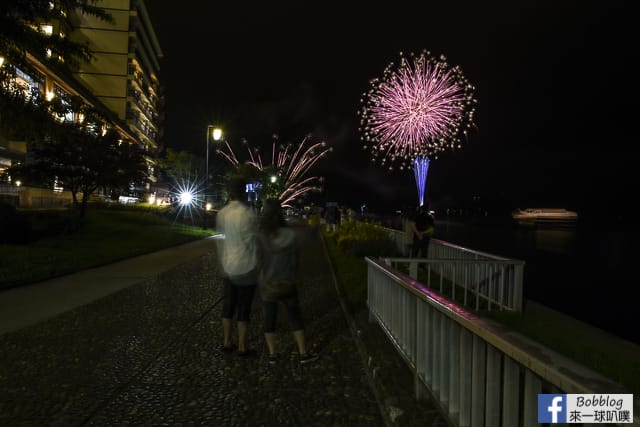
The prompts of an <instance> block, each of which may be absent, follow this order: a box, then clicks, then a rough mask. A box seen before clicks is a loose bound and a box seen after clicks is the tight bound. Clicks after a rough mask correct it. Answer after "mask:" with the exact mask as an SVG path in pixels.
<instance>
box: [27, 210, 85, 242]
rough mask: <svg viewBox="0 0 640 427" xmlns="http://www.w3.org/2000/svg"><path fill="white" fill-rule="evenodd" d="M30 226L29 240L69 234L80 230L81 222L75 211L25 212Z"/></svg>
mask: <svg viewBox="0 0 640 427" xmlns="http://www.w3.org/2000/svg"><path fill="white" fill-rule="evenodd" d="M25 216H26V218H28V221H29V224H30V229H31V233H30V240H32V241H33V240H38V239H42V238H45V237H52V236H61V235H65V234H71V233H74V232H76V231H78V229H79V228H80V226H81V224H82V222H81V219H80V214H79V212H78V210H76V209H65V210H38V211H32V212H25Z"/></svg>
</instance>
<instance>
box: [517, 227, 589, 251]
mask: <svg viewBox="0 0 640 427" xmlns="http://www.w3.org/2000/svg"><path fill="white" fill-rule="evenodd" d="M576 242H577V238H576V229H575V228H562V229H552V228H541V229H522V228H520V229H516V230H515V231H514V243H515V244H516V246H518V247H522V248H532V249H538V250H541V251H549V252H556V253H560V254H569V253H571V252H572V251H575V245H576Z"/></svg>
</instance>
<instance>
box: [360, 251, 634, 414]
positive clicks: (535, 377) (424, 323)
mask: <svg viewBox="0 0 640 427" xmlns="http://www.w3.org/2000/svg"><path fill="white" fill-rule="evenodd" d="M365 261H366V263H367V270H368V273H367V274H368V291H367V292H368V296H367V304H368V307H369V316H370V320H371V321H376V322H377V323H379V324H380V326H381V327H382V329H383V330H384V332H385V333H386V335H387V336H388V337H389V339H390V340H391V342H392V343H393V345H394V346H395V347H396V349H397V350H398V351H399V353H400V354H401V355H402V357H403V358H404V360H405V362H406V363H407V365H408V366H409V367H410V368H411V370H412V371H413V373H414V384H415V393H416V397H417V398H420V397H421V396H422V395H423V394H424V393H425V392H426V391H428V392H430V393H431V395H432V396H433V397H434V398H435V399H436V400H437V401H438V402H439V403H440V405H441V408H442V410H443V412H444V414H446V415H447V416H448V417H449V420H450V422H451V423H452V424H453V425H455V426H460V427H467V426H472V427H483V426H487V427H497V426H504V427H521V426H522V427H529V426H537V425H538V423H537V395H538V394H539V393H582V394H590V393H629V392H628V391H625V390H624V389H623V387H622V386H620V385H619V384H617V383H614V382H612V381H610V380H608V379H607V378H604V377H602V376H601V375H599V374H597V373H595V372H593V371H591V370H589V369H587V368H585V367H583V366H581V365H578V364H576V363H574V362H572V361H571V360H569V359H567V358H565V357H564V356H562V355H560V354H558V353H555V352H553V351H552V350H549V349H548V348H546V347H544V346H542V345H540V344H538V343H536V342H534V341H532V340H529V339H528V338H526V337H524V336H521V335H519V334H517V333H514V332H512V331H509V330H507V329H506V328H505V327H503V326H501V325H499V324H497V323H495V322H492V321H489V320H487V319H483V318H480V317H479V316H477V315H476V314H474V313H472V312H470V311H468V310H467V309H465V308H463V307H461V306H459V305H457V304H456V303H454V302H452V301H450V300H449V299H447V298H444V297H442V296H440V295H438V294H437V293H435V292H434V291H432V290H430V289H428V288H427V287H426V286H424V285H423V284H422V283H420V282H418V281H417V280H415V279H413V278H411V277H409V276H408V275H406V274H404V273H402V272H400V271H398V270H396V269H394V268H392V267H391V266H389V265H388V264H386V263H384V262H383V261H382V260H377V259H373V258H370V257H366V258H365ZM639 420H640V417H638V416H637V415H636V416H635V417H634V421H636V422H638V421H639Z"/></svg>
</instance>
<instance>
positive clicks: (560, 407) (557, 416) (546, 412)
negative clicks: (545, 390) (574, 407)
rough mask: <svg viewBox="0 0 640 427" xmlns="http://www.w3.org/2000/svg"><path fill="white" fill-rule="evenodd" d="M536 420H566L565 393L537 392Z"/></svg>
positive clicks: (556, 421) (562, 421) (557, 421)
mask: <svg viewBox="0 0 640 427" xmlns="http://www.w3.org/2000/svg"><path fill="white" fill-rule="evenodd" d="M538 422H539V423H552V424H553V423H566V422H567V395H566V394H539V395H538Z"/></svg>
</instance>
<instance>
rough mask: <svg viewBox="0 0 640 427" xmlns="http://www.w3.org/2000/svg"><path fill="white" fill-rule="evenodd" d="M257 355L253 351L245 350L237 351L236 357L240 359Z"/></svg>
mask: <svg viewBox="0 0 640 427" xmlns="http://www.w3.org/2000/svg"><path fill="white" fill-rule="evenodd" d="M257 355H258V352H257V351H255V350H253V349H246V350H245V351H239V352H238V356H240V357H255V356H257Z"/></svg>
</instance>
